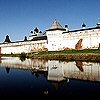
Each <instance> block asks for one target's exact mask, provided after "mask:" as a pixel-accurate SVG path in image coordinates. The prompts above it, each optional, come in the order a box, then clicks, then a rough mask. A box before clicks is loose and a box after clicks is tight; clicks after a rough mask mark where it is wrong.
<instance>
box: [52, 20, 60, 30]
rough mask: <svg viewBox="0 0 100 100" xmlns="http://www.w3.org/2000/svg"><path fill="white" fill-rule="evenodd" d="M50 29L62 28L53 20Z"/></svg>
mask: <svg viewBox="0 0 100 100" xmlns="http://www.w3.org/2000/svg"><path fill="white" fill-rule="evenodd" d="M50 29H62V26H61V25H60V24H59V22H58V21H57V20H56V19H55V21H54V22H53V23H52V25H51V26H50Z"/></svg>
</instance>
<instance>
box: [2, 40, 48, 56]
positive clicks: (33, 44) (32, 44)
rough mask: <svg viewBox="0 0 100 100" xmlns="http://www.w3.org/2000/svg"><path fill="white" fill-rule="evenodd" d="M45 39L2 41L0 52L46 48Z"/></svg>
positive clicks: (18, 51) (30, 50)
mask: <svg viewBox="0 0 100 100" xmlns="http://www.w3.org/2000/svg"><path fill="white" fill-rule="evenodd" d="M46 44H47V40H39V41H23V42H14V43H3V44H1V45H0V47H1V54H11V53H13V54H17V53H22V52H25V53H30V52H36V51H39V50H43V49H44V48H46Z"/></svg>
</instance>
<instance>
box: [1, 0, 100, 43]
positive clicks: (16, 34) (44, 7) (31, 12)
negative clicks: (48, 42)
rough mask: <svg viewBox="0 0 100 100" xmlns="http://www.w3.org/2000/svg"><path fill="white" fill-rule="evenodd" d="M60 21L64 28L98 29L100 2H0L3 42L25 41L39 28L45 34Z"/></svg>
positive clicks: (89, 0)
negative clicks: (83, 26) (7, 38)
mask: <svg viewBox="0 0 100 100" xmlns="http://www.w3.org/2000/svg"><path fill="white" fill-rule="evenodd" d="M55 19H57V20H58V22H59V23H60V24H61V25H62V27H63V28H64V26H65V24H67V25H68V28H69V30H75V29H81V25H82V23H85V24H86V27H87V28H90V27H95V26H96V23H97V22H100V0H0V42H3V41H4V39H5V37H6V35H9V37H10V39H11V41H13V42H14V41H20V40H21V41H22V40H24V37H25V36H27V38H28V37H29V36H30V35H31V33H30V31H32V30H34V29H35V28H36V27H38V28H39V30H40V31H42V32H44V31H45V30H47V29H49V28H50V26H51V24H52V23H53V21H54V20H55Z"/></svg>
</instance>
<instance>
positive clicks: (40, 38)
mask: <svg viewBox="0 0 100 100" xmlns="http://www.w3.org/2000/svg"><path fill="white" fill-rule="evenodd" d="M37 40H47V36H39V37H34V38H33V39H32V40H31V41H37Z"/></svg>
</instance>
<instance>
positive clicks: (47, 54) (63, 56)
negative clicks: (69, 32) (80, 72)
mask: <svg viewBox="0 0 100 100" xmlns="http://www.w3.org/2000/svg"><path fill="white" fill-rule="evenodd" d="M1 56H11V57H20V58H31V59H46V60H66V61H93V62H100V50H97V49H95V50H93V49H92V50H88V49H86V50H64V51H42V52H34V53H29V54H25V53H21V54H3V55H2V54H1Z"/></svg>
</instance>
